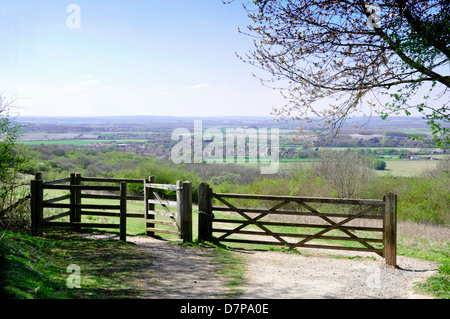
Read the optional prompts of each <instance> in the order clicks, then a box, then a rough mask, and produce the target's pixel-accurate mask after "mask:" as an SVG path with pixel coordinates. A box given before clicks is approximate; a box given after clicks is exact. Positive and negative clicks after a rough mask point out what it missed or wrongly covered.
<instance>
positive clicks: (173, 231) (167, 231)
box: [147, 227, 180, 235]
mask: <svg viewBox="0 0 450 319" xmlns="http://www.w3.org/2000/svg"><path fill="white" fill-rule="evenodd" d="M147 231H149V232H152V233H155V232H156V233H164V234H171V235H179V234H180V233H179V232H178V230H171V229H161V228H154V227H147Z"/></svg>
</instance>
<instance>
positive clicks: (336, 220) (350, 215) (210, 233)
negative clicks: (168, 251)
mask: <svg viewBox="0 0 450 319" xmlns="http://www.w3.org/2000/svg"><path fill="white" fill-rule="evenodd" d="M233 200H234V201H237V202H239V201H246V202H251V203H252V204H251V205H250V206H251V207H250V208H249V207H248V206H247V207H242V206H239V207H238V204H236V203H233V202H232V201H233ZM256 202H266V203H267V202H268V203H270V205H269V206H268V205H262V206H261V205H256ZM215 203H218V204H220V205H216V204H215ZM198 204H199V208H198V210H199V228H198V232H199V240H204V241H209V240H212V239H213V238H215V240H217V241H219V242H232V243H246V244H263V245H269V246H276V245H278V246H286V247H289V248H302V247H303V248H323V249H337V250H353V251H365V252H372V253H376V254H378V255H380V256H382V257H384V258H385V261H386V263H387V264H389V265H393V266H395V265H396V209H397V208H396V207H397V197H396V195H394V194H391V193H389V194H387V195H385V197H384V199H383V200H364V199H339V198H314V197H295V196H271V195H250V194H220V193H214V192H213V190H212V189H211V188H210V187H209V185H208V184H207V183H202V184H200V187H199V203H198ZM320 205H322V206H326V205H331V207H333V208H334V209H335V208H336V207H338V206H340V207H341V208H342V209H341V212H328V211H329V210H330V208H328V209H327V212H320V211H319V208H317V207H315V206H320ZM255 207H256V208H255ZM258 207H268V208H258ZM287 207H288V208H287ZM296 208H297V209H296ZM298 208H300V210H299V209H298ZM214 212H222V215H225V217H221V218H217V217H216V216H215V215H214ZM283 215H284V216H296V217H297V219H299V218H302V217H303V218H304V217H309V218H311V217H314V218H315V219H318V220H321V221H322V223H318V222H308V223H305V222H295V221H288V222H287V221H285V220H286V219H280V218H279V217H280V216H283ZM265 217H266V218H265ZM362 219H366V220H375V221H379V224H380V225H379V226H378V227H373V226H364V225H363V226H360V225H349V223H350V222H351V221H355V220H362ZM230 225H231V226H230ZM233 225H235V226H234V227H233ZM244 228H245V229H244ZM293 228H295V229H296V231H292V229H293ZM299 229H303V230H304V231H305V232H306V231H309V233H299V231H298V230H299ZM315 229H316V230H317V231H314V230H315ZM311 230H313V231H312V232H311ZM332 231H334V232H335V233H336V231H339V234H334V235H330V232H332ZM357 232H358V233H357ZM359 233H361V234H368V233H374V234H375V236H368V237H360V236H358V235H357V234H359ZM377 234H378V236H377ZM267 237H271V238H272V239H275V240H272V241H268V240H262V239H261V238H267ZM330 241H339V242H340V243H342V242H357V243H359V244H358V245H357V246H359V247H355V245H353V246H347V245H340V244H339V245H337V244H323V243H322V242H330Z"/></svg>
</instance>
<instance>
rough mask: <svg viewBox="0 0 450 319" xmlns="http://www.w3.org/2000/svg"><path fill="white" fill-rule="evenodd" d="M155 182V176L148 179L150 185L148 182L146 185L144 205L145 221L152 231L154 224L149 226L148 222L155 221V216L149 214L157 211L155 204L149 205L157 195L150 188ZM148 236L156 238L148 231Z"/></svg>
mask: <svg viewBox="0 0 450 319" xmlns="http://www.w3.org/2000/svg"><path fill="white" fill-rule="evenodd" d="M154 181H155V177H154V176H149V177H148V183H147V181H146V182H145V183H144V203H145V212H144V214H145V220H146V221H147V226H148V227H150V229H151V228H152V227H154V226H155V225H154V224H149V223H148V221H149V220H153V219H155V216H154V215H152V214H149V212H150V211H154V210H155V204H152V203H149V200H153V199H155V195H154V194H153V190H152V189H151V188H150V187H148V184H149V183H153V182H154ZM146 233H147V236H154V235H155V233H153V232H151V231H149V230H148V229H147V230H146Z"/></svg>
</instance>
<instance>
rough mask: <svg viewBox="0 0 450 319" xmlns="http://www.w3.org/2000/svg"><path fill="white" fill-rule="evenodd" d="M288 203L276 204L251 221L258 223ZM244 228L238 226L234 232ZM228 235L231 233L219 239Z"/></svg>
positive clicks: (286, 201)
mask: <svg viewBox="0 0 450 319" xmlns="http://www.w3.org/2000/svg"><path fill="white" fill-rule="evenodd" d="M290 202H291V201H289V200H285V201H282V202H281V203H278V204H277V205H275V206H273V207H272V208H270V209H269V210H267V211H266V212H264V213H262V214H260V215H258V216H256V217H254V218H253V220H254V221H255V222H256V221H258V220H259V219H262V218H263V217H265V216H267V215H268V214H270V213H272V212H274V211H276V210H277V209H280V208H282V207H283V206H286V205H287V204H289V203H290ZM244 227H245V225H244V224H243V225H241V226H239V227H236V228H235V230H239V229H242V228H244ZM260 228H261V227H260ZM230 234H231V233H227V234H225V235H222V236H221V237H220V238H219V239H221V238H224V237H226V236H229V235H230Z"/></svg>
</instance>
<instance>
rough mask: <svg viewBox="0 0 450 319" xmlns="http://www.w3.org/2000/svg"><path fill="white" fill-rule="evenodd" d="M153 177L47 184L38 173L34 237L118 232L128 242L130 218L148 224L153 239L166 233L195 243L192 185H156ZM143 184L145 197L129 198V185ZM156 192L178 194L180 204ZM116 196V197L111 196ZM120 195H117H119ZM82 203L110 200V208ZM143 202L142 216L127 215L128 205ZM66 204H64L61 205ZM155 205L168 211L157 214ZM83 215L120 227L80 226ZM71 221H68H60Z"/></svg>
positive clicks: (75, 178)
mask: <svg viewBox="0 0 450 319" xmlns="http://www.w3.org/2000/svg"><path fill="white" fill-rule="evenodd" d="M153 181H154V177H153V176H150V177H149V179H148V180H144V179H120V178H98V177H82V176H81V175H80V174H71V175H70V177H69V178H63V179H59V180H54V181H48V182H44V181H43V180H42V174H40V173H38V174H36V176H35V179H34V180H32V181H31V227H32V233H33V234H34V235H36V236H41V235H42V233H43V228H44V227H55V226H56V227H58V226H60V227H73V228H74V229H78V230H79V229H80V228H82V227H91V228H110V229H119V232H120V239H121V240H124V241H125V240H126V224H127V218H139V219H142V220H145V221H146V229H147V234H148V235H151V236H154V235H155V232H165V233H170V234H176V235H179V237H180V238H182V239H183V241H185V242H188V241H192V186H191V183H190V182H181V181H178V182H177V184H176V185H166V184H155V183H153ZM86 183H102V184H105V183H112V184H116V185H113V186H111V185H86ZM130 183H133V184H143V186H144V196H129V195H127V184H130ZM156 189H163V190H166V191H175V192H176V194H177V201H174V202H172V201H168V200H165V199H161V198H160V197H159V195H158V193H157V192H156V191H155V190H156ZM45 190H62V191H68V192H69V194H65V195H62V196H56V197H52V198H50V199H44V191H45ZM85 191H100V192H107V193H106V194H98V193H85ZM111 192H116V194H114V193H111ZM117 192H118V194H117ZM83 199H103V200H111V204H104V203H101V204H92V203H90V204H86V203H83V202H82V201H83ZM128 200H134V201H142V202H144V201H145V202H146V203H147V204H146V205H145V207H146V208H145V209H144V207H142V208H143V209H142V213H128V212H127V201H128ZM62 201H65V202H62ZM155 204H160V205H162V207H163V208H164V209H166V211H164V212H157V211H156V210H155V209H154V208H155ZM168 206H177V213H171V212H170V210H169V209H168V208H167V207H168ZM49 208H53V209H64V210H66V211H63V212H60V213H55V214H53V215H51V216H45V218H44V210H45V209H49ZM83 215H90V216H103V217H118V218H119V223H115V224H112V223H93V222H81V221H82V216H83ZM156 215H165V216H169V217H170V219H171V220H172V221H167V220H158V219H155V218H154V217H155V216H156ZM64 217H66V218H67V217H69V221H64V222H62V221H58V220H59V219H61V218H64ZM154 224H159V225H166V226H167V225H173V226H175V229H172V230H170V229H160V228H155V227H154Z"/></svg>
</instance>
